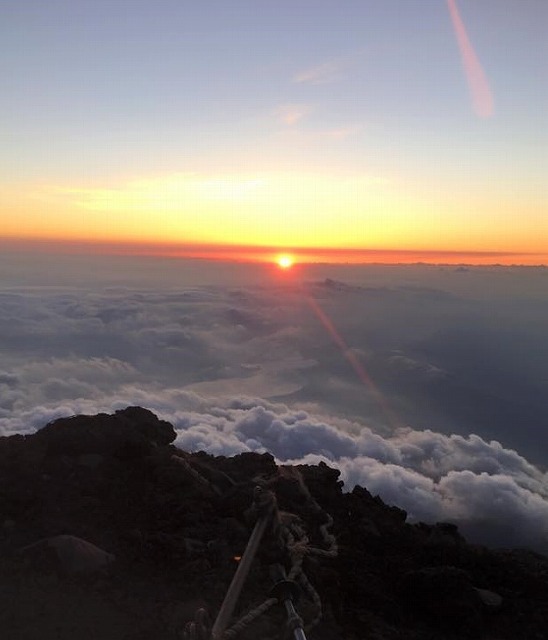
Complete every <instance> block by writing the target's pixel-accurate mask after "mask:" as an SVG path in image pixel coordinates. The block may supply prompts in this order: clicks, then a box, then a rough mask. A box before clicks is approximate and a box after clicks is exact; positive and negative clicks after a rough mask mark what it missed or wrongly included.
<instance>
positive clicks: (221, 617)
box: [211, 509, 272, 640]
mask: <svg viewBox="0 0 548 640" xmlns="http://www.w3.org/2000/svg"><path fill="white" fill-rule="evenodd" d="M271 517H272V511H271V510H270V509H269V510H268V512H265V513H263V515H261V517H260V518H259V519H258V520H257V522H256V524H255V527H254V528H253V531H252V532H251V536H250V537H249V541H248V543H247V547H246V548H245V551H244V554H243V556H242V559H241V560H240V562H239V564H238V569H237V570H236V573H235V574H234V577H233V578H232V582H231V583H230V587H229V588H228V591H227V594H226V596H225V599H224V600H223V604H222V605H221V609H220V610H219V613H218V614H217V619H216V620H215V624H214V625H213V629H212V630H211V640H221V638H222V637H223V634H224V632H225V629H226V628H227V626H228V623H229V622H230V618H231V617H232V613H233V612H234V607H235V606H236V602H237V600H238V597H239V595H240V592H241V590H242V587H243V585H244V582H245V579H246V578H247V574H248V573H249V569H250V568H251V563H252V562H253V558H254V557H255V554H256V553H257V549H258V547H259V544H260V542H261V538H262V537H263V534H264V532H265V529H266V526H267V524H268V523H269V521H270V518H271Z"/></svg>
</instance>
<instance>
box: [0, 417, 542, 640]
mask: <svg viewBox="0 0 548 640" xmlns="http://www.w3.org/2000/svg"><path fill="white" fill-rule="evenodd" d="M175 436H176V434H175V431H174V429H173V427H172V426H171V425H169V424H168V423H166V422H164V421H162V420H159V419H158V418H157V417H156V416H155V415H154V414H152V413H151V412H150V411H147V410H145V409H142V408H140V407H129V408H127V409H125V410H123V411H117V412H116V413H115V414H113V415H106V414H100V415H98V416H76V417H74V418H64V419H61V420H57V421H55V422H54V423H52V424H49V425H47V426H46V427H44V428H43V429H42V430H40V431H38V432H37V433H36V434H34V435H31V436H12V437H10V438H0V593H1V594H2V597H1V598H0V628H1V629H2V631H3V637H6V638H13V639H15V638H17V639H20V640H26V639H28V640H34V639H36V638H40V640H49V639H50V638H51V639H53V638H58V639H61V640H63V639H64V638H67V639H68V638H74V637H78V638H82V639H86V638H89V639H90V640H91V639H92V638H93V639H95V638H106V639H109V638H112V639H120V640H122V639H124V640H140V639H141V638H143V639H144V638H147V640H148V639H158V640H175V639H176V638H181V637H182V629H183V626H184V623H185V622H186V621H188V620H190V619H191V618H192V617H193V615H194V612H195V611H196V609H197V608H198V607H202V606H206V607H207V608H208V609H209V611H210V613H211V614H212V615H213V616H214V615H215V613H216V612H217V611H218V609H219V606H220V604H221V602H222V599H223V597H224V595H225V592H226V589H227V587H228V584H229V583H230V580H231V577H232V575H233V573H234V571H235V569H236V567H237V560H236V559H235V558H237V557H238V556H241V554H242V552H243V550H244V549H245V545H246V543H247V540H248V537H249V534H250V530H251V526H252V521H251V520H250V519H249V518H250V517H251V516H252V513H251V512H250V506H251V505H252V501H253V492H254V488H255V486H257V485H260V486H263V487H264V488H265V489H267V490H270V491H273V492H274V493H275V495H276V497H277V501H278V506H279V510H280V523H281V524H280V525H279V526H284V527H294V531H302V532H306V535H307V537H308V539H309V544H310V545H312V546H314V547H316V548H320V549H321V548H323V549H325V548H326V542H325V536H324V537H322V535H324V534H325V532H326V524H327V522H328V520H327V515H326V514H330V515H331V516H332V518H333V524H332V527H331V528H330V529H329V533H332V534H333V535H334V536H335V538H336V543H337V548H338V555H337V557H323V556H312V555H310V556H306V557H305V558H304V561H303V570H304V571H305V574H306V576H307V577H308V579H309V581H310V583H311V585H313V587H314V589H315V591H316V592H317V594H318V595H319V598H320V600H321V604H322V607H323V614H324V617H323V621H322V622H321V623H320V624H319V625H318V626H317V627H316V628H314V629H313V630H312V631H311V632H310V633H309V638H310V639H311V640H314V638H316V639H317V640H321V639H326V640H327V639H330V640H331V639H332V640H336V639H337V638H344V639H348V640H358V639H361V638H364V639H365V638H377V639H378V640H391V639H394V640H395V639H399V638H406V639H408V638H409V639H411V640H422V639H425V640H426V639H427V638H428V639H429V638H433V637H435V638H437V639H441V640H442V639H444V638H447V639H449V638H478V639H480V638H485V639H486V640H487V639H488V638H490V639H492V638H497V639H505V638H512V639H513V640H514V639H519V638H524V639H525V638H527V640H535V639H538V640H540V639H541V638H545V637H546V628H548V560H547V559H546V558H544V557H542V556H539V555H537V554H534V553H532V552H527V551H507V552H502V551H498V552H495V551H490V550H488V549H485V548H483V547H479V546H473V545H468V544H467V543H466V541H465V540H464V539H463V538H462V536H461V535H460V534H459V532H458V530H457V529H456V527H455V526H454V525H452V524H450V523H439V524H437V525H426V524H419V525H411V524H409V523H407V522H406V514H405V512H404V511H402V510H401V509H398V508H397V507H390V506H387V505H385V504H384V503H383V502H382V500H380V498H378V497H375V496H372V495H371V494H370V493H369V492H368V491H367V489H365V488H362V487H356V488H355V489H354V490H353V491H351V492H348V493H345V492H344V491H343V487H342V483H341V482H340V480H339V472H338V471H337V470H335V469H331V468H329V467H328V466H326V465H324V464H320V465H318V466H299V467H278V466H277V465H276V464H275V461H274V459H273V458H272V456H270V455H269V454H264V455H259V454H251V453H246V454H241V455H239V456H235V457H232V458H225V457H217V458H215V457H212V456H209V455H207V454H205V453H203V452H199V453H194V454H189V453H186V452H184V451H180V450H178V449H177V448H176V447H174V446H173V444H172V442H173V441H174V439H175ZM322 527H323V529H322ZM272 529H273V531H272V532H270V533H269V535H267V537H266V539H265V541H264V544H262V545H261V548H260V552H259V554H258V558H257V560H256V562H255V564H254V567H253V570H252V572H251V574H250V576H249V578H248V581H247V583H246V586H245V588H244V591H243V592H242V595H241V599H240V602H239V605H238V611H239V612H243V611H245V610H246V608H248V607H253V606H254V605H256V604H257V603H258V602H260V601H261V600H262V599H264V598H265V597H267V595H268V591H269V589H270V587H271V580H270V577H269V571H268V567H269V565H270V564H271V563H272V562H273V561H280V560H281V561H282V562H284V563H286V568H288V569H289V566H290V559H289V558H288V557H287V556H284V555H283V554H284V551H283V550H280V548H281V547H280V546H279V544H278V543H279V539H278V538H276V534H275V533H274V529H275V528H274V527H272ZM322 531H323V534H322ZM303 535H304V534H303ZM52 541H53V542H52ZM52 550H53V551H55V553H54V554H53V555H52V554H51V551H52ZM44 559H45V560H44ZM88 561H89V563H88ZM71 562H72V564H71ZM74 562H75V563H76V564H74ZM67 563H68V564H67ZM94 563H95V564H94ZM71 567H72V568H71ZM75 567H76V569H75ZM82 568H83V570H82ZM73 569H74V570H73ZM88 569H89V570H88ZM29 603H32V606H29ZM312 605H313V603H311V599H310V598H308V599H307V598H306V597H304V598H302V601H301V603H300V605H299V606H300V608H301V611H302V613H303V616H304V617H305V619H307V616H309V610H310V611H311V610H312V609H313V606H312ZM283 620H284V616H283V612H282V611H279V610H278V609H276V608H274V609H273V610H271V611H270V612H269V614H268V615H265V616H262V617H261V618H260V619H258V620H257V621H256V622H255V623H254V625H253V626H251V627H249V629H248V630H247V631H244V632H243V633H242V634H241V635H240V636H238V637H241V638H242V639H245V638H252V637H253V638H255V637H264V638H267V637H280V636H281V631H280V630H281V629H282V628H283Z"/></svg>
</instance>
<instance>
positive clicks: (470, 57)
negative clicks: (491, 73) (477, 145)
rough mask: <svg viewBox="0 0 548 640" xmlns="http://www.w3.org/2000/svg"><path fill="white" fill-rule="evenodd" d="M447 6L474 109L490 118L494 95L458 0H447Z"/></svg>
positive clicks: (479, 114) (482, 115)
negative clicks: (464, 21)
mask: <svg viewBox="0 0 548 640" xmlns="http://www.w3.org/2000/svg"><path fill="white" fill-rule="evenodd" d="M447 6H448V7H449V13H450V15H451V21H452V22H453V28H454V29H455V35H456V36H457V42H458V44H459V49H460V54H461V57H462V64H463V66H464V71H465V73H466V79H467V80H468V86H469V87H470V93H471V94H472V102H473V104H474V111H475V112H476V113H477V115H478V116H480V117H481V118H488V117H489V116H491V115H493V96H492V94H491V89H490V88H489V83H488V82H487V78H486V77H485V73H484V71H483V69H482V66H481V64H480V61H479V60H478V57H477V55H476V52H475V51H474V47H473V46H472V43H471V42H470V40H469V39H468V34H467V33H466V28H465V26H464V24H463V22H462V20H461V17H460V14H459V10H458V9H457V3H456V0H447Z"/></svg>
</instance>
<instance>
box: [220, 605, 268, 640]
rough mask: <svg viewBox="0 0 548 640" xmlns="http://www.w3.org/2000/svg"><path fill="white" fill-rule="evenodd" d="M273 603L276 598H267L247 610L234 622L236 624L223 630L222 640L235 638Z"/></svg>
mask: <svg viewBox="0 0 548 640" xmlns="http://www.w3.org/2000/svg"><path fill="white" fill-rule="evenodd" d="M275 604H278V598H267V599H266V600H265V601H264V602H262V603H261V604H260V605H259V606H257V607H255V609H251V611H249V612H248V613H246V614H245V616H243V617H242V618H240V619H239V620H238V622H236V624H233V625H232V626H231V627H230V629H227V630H226V631H225V632H224V635H223V640H230V638H235V637H236V636H237V635H238V634H239V633H241V632H242V631H243V630H244V629H245V628H246V627H248V626H249V625H250V624H251V623H252V622H254V621H255V620H256V619H257V618H259V617H260V616H262V615H263V613H266V612H267V611H268V610H269V609H271V608H272V607H273V606H274V605H275Z"/></svg>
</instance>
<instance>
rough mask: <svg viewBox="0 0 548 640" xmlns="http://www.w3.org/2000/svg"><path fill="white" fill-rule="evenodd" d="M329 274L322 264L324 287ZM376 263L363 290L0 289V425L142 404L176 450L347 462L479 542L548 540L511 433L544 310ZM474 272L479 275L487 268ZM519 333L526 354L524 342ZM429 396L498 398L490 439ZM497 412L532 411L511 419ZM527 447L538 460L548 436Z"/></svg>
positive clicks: (538, 493) (524, 424) (540, 484)
mask: <svg viewBox="0 0 548 640" xmlns="http://www.w3.org/2000/svg"><path fill="white" fill-rule="evenodd" d="M336 271H337V269H334V268H333V269H332V268H330V270H329V277H330V278H331V282H333V281H334V280H333V278H335V279H337V278H338V275H337V273H336ZM351 272H352V271H351V270H349V271H348V273H351ZM331 273H333V275H331ZM379 273H381V276H382V273H383V272H379V271H374V274H375V277H374V278H372V279H371V281H369V282H368V283H366V284H367V286H360V285H359V284H355V285H354V286H342V285H341V286H338V285H337V286H325V283H324V284H323V285H322V282H323V280H321V279H320V280H315V282H314V283H311V284H307V283H306V282H304V283H297V284H295V285H294V286H290V285H284V286H280V287H277V286H275V285H274V284H270V285H268V286H267V285H266V284H263V286H260V287H255V288H251V287H247V288H245V289H242V288H241V286H237V285H234V286H232V287H231V288H221V287H183V288H179V289H175V288H174V289H171V290H167V288H165V287H162V286H161V285H159V286H158V287H156V288H151V289H150V290H124V289H109V290H93V289H87V290H81V291H80V290H70V289H65V290H58V291H55V290H51V291H49V290H45V289H36V290H26V291H15V290H12V291H10V292H4V293H2V292H0V295H1V296H2V304H1V305H0V330H1V331H2V340H3V342H2V347H3V361H2V371H1V372H0V434H4V435H9V434H12V433H16V432H21V433H25V432H26V433H31V432H33V431H35V430H36V429H38V428H41V427H42V426H44V425H45V424H46V423H48V422H50V421H51V420H54V419H56V418H58V417H61V416H67V415H73V414H77V413H88V414H93V413H97V412H101V411H112V410H115V409H119V408H122V407H125V406H127V405H130V404H138V405H142V406H145V407H147V408H149V409H151V410H153V411H155V412H156V413H158V414H159V415H160V416H161V417H162V418H165V419H167V420H170V421H171V422H172V423H173V424H174V425H175V427H176V429H177V432H178V436H177V444H178V446H181V447H183V448H186V449H189V450H196V449H205V450H207V451H209V452H210V453H214V454H224V455H232V454H235V453H239V452H242V451H259V452H263V451H266V450H268V451H270V452H271V453H272V454H273V455H275V456H276V458H277V459H278V460H279V461H281V462H291V461H293V462H314V461H316V462H317V461H319V460H324V461H326V462H327V463H328V464H330V465H332V466H336V467H338V468H340V469H341V472H342V477H343V479H344V480H345V482H346V487H347V489H351V488H352V486H353V485H354V484H356V483H358V484H362V485H364V486H366V487H367V488H368V489H369V490H370V491H371V492H372V493H378V494H379V495H381V497H382V498H383V499H384V500H386V501H387V502H389V503H393V504H396V505H398V506H401V507H402V508H405V509H406V510H407V511H408V513H409V514H410V517H413V518H416V519H424V520H427V521H434V520H439V519H443V520H453V521H455V522H457V523H459V524H460V525H461V527H462V528H463V530H464V531H465V532H467V533H469V534H470V535H472V536H473V537H474V538H475V539H481V540H486V541H492V542H497V543H504V544H506V543H508V544H510V543H511V544H519V543H523V544H529V545H532V546H534V547H535V548H538V549H544V548H545V547H546V535H547V530H548V511H547V496H548V486H547V485H548V483H547V477H546V475H545V474H544V473H543V472H542V471H541V470H540V469H539V468H537V467H536V466H534V465H533V464H531V462H530V461H528V460H527V459H526V457H524V456H523V455H520V453H518V452H517V451H516V450H513V448H512V447H511V446H510V445H509V444H508V441H509V440H510V441H511V438H513V439H514V441H515V442H517V443H518V444H520V443H524V444H526V443H527V434H529V437H530V439H532V440H533V439H534V436H535V434H536V433H538V428H537V427H536V425H535V422H534V418H535V416H539V415H541V409H542V407H543V405H542V402H545V400H543V398H545V394H544V395H542V394H541V395H534V394H535V389H536V387H535V386H534V385H535V382H534V381H535V379H538V380H543V379H545V378H546V376H545V375H544V376H543V375H542V371H543V370H542V359H541V358H540V357H539V355H540V354H541V353H543V349H546V348H547V346H546V344H547V343H546V335H545V331H544V327H545V322H544V319H545V318H546V317H548V310H547V309H545V308H544V307H542V304H541V303H540V302H538V300H537V301H535V304H534V306H533V307H531V308H528V306H527V302H526V301H525V302H524V301H523V300H521V301H520V304H519V305H518V304H515V302H512V301H508V300H507V299H506V297H505V295H503V294H505V290H504V287H502V286H501V296H500V300H499V299H496V300H493V299H491V300H490V301H489V304H488V305H486V306H483V303H482V302H478V300H480V299H481V296H477V299H476V297H475V296H476V294H477V291H484V292H485V291H488V292H489V293H491V292H492V290H493V287H492V286H491V284H492V282H495V283H496V282H498V280H497V278H496V276H491V275H490V276H488V277H487V280H486V281H485V282H486V284H484V285H482V286H480V285H479V284H478V285H477V289H476V290H475V293H474V297H470V298H469V299H463V298H462V297H459V295H457V294H456V293H455V290H454V291H453V292H452V293H451V294H449V293H448V291H447V290H445V291H442V290H440V289H439V286H440V285H439V283H446V282H447V279H448V278H449V279H450V278H453V277H454V278H455V287H458V286H462V285H461V284H460V283H458V279H459V277H460V280H461V281H462V276H459V274H455V275H453V273H452V272H451V273H450V272H442V271H440V270H437V271H436V277H437V278H438V280H435V283H436V286H432V280H431V281H428V282H427V281H426V280H424V281H422V285H421V286H417V283H416V282H415V281H413V280H412V278H411V276H410V274H412V273H413V268H410V269H407V270H404V271H402V273H403V274H404V275H405V280H404V283H405V286H400V287H398V286H396V285H395V283H394V277H393V276H391V277H392V280H390V279H389V278H388V279H385V280H384V281H383V280H382V278H381V277H380V276H379ZM432 273H433V272H432V271H428V274H429V277H431V279H433V276H432ZM468 275H469V276H470V279H474V278H476V280H474V282H480V280H481V277H483V275H484V274H483V275H482V273H480V274H479V275H476V272H474V271H472V272H471V273H470V274H468ZM382 277H385V278H386V276H382ZM422 277H423V278H425V276H422ZM467 280H468V277H467ZM427 285H428V286H427ZM170 286H173V281H171V285H170ZM303 292H306V294H307V295H313V296H315V297H316V298H317V300H318V304H320V305H321V307H322V309H323V311H324V312H325V313H326V314H327V315H328V316H329V317H330V318H331V319H332V321H333V323H334V325H335V326H336V327H337V330H338V331H339V332H340V334H341V336H342V337H343V338H344V340H345V341H346V343H347V344H348V345H350V347H351V349H352V353H353V354H354V356H355V358H357V359H359V361H360V362H361V363H362V364H363V366H364V368H365V369H366V370H367V371H368V373H369V374H370V376H371V377H372V378H373V380H374V381H376V382H377V383H378V384H379V381H380V384H379V388H380V389H381V393H382V397H383V401H384V402H385V403H386V404H387V405H389V406H390V408H391V409H393V410H394V411H399V412H400V413H401V414H402V415H403V417H404V418H405V420H403V422H404V423H407V424H409V425H410V426H408V427H406V428H400V429H397V430H393V429H392V428H391V427H390V425H388V424H386V421H385V420H384V415H383V412H382V411H380V410H379V407H378V402H377V398H376V395H375V393H373V392H372V391H371V389H370V388H369V387H368V386H364V384H363V383H362V381H361V380H360V379H358V378H357V377H356V376H355V373H354V370H353V369H352V368H351V367H350V366H349V364H348V362H347V360H346V358H345V357H344V354H343V353H341V350H340V348H339V347H338V346H337V345H336V344H335V343H334V342H333V338H332V337H331V336H330V335H329V334H328V332H326V331H325V329H324V327H323V325H322V324H321V322H319V320H318V318H316V317H315V316H314V315H313V313H312V311H311V309H310V307H309V306H308V305H306V304H304V303H303ZM533 311H534V313H533ZM492 316H493V317H496V319H497V321H496V323H495V322H492V321H491V320H490V318H491V317H492ZM506 318H507V319H508V320H506ZM529 318H534V319H535V320H534V323H530V324H527V325H526V326H527V327H528V333H527V334H526V335H525V336H521V340H519V341H518V340H512V339H509V338H508V335H507V334H505V333H504V332H505V331H506V332H511V331H515V327H516V326H520V323H526V322H529ZM509 335H510V337H512V335H514V334H512V333H510V334H509ZM500 336H504V338H505V339H504V340H502V339H500ZM525 340H527V341H528V342H527V344H529V345H531V347H533V346H535V349H533V348H531V349H524V348H523V345H524V344H525V342H524V341H525ZM516 344H519V345H520V351H519V355H520V358H521V360H518V359H516V358H514V349H517V347H515V345H516ZM529 353H531V354H534V357H533V356H531V357H530V358H529V359H528V354H529ZM463 354H464V355H463ZM506 361H508V362H512V363H513V367H514V368H516V367H517V366H518V365H519V366H521V369H516V371H518V373H519V375H518V373H516V372H515V371H514V369H513V368H505V367H504V366H501V363H503V364H504V363H505V362H506ZM406 385H407V386H406ZM409 385H411V386H409ZM440 385H441V386H440ZM444 385H450V386H444ZM451 385H453V386H451ZM440 388H441V389H442V390H443V391H444V392H445V391H446V390H448V392H450V395H449V396H447V395H443V396H442V399H443V401H444V403H446V400H447V398H448V397H449V398H452V397H453V396H454V394H461V395H460V396H457V401H458V402H455V405H457V408H456V409H455V411H457V410H458V409H459V407H458V404H459V403H461V402H462V403H463V405H465V406H466V408H467V410H469V415H470V416H472V417H473V416H474V409H475V407H476V405H477V406H478V407H479V409H480V410H482V411H484V412H485V409H484V406H485V405H484V404H482V403H483V402H484V400H483V398H487V399H488V400H489V403H490V404H489V410H493V409H496V407H497V405H498V404H500V405H501V407H502V409H501V410H500V411H498V413H496V414H495V417H496V419H497V422H496V428H495V432H496V433H497V438H498V439H499V440H500V442H499V441H495V440H492V439H491V438H490V437H488V436H486V435H485V433H488V431H489V430H488V429H486V430H485V432H479V433H478V434H476V435H474V433H473V432H474V431H476V428H475V425H472V426H471V425H470V424H469V423H468V422H467V421H466V422H462V423H459V421H457V420H456V419H454V418H453V419H452V420H450V418H452V415H453V414H449V416H448V417H447V420H446V421H445V422H444V419H445V418H446V413H444V412H443V411H438V413H435V412H434V410H433V407H434V406H435V405H434V402H435V401H436V395H435V394H436V393H437V392H438V391H439V389H440ZM409 389H411V391H409ZM539 389H541V386H539ZM484 392H485V395H481V394H482V393H484ZM539 393H540V392H539ZM406 394H407V395H406ZM413 394H415V395H413ZM282 396H285V397H284V398H283V401H282V400H277V397H282ZM478 397H479V398H480V401H481V402H480V401H478V400H477V398H478ZM508 399H510V400H511V401H512V402H515V404H508V402H509V400H508ZM475 403H476V404H475ZM505 403H507V404H505ZM423 405H424V406H423ZM407 406H412V411H411V412H410V413H409V414H406V413H405V411H406V407H407ZM445 407H446V405H445V404H443V408H444V411H447V412H449V411H450V408H445ZM508 407H509V408H510V409H514V408H515V409H516V411H518V410H519V413H518V414H517V415H521V414H523V415H525V416H527V419H525V418H524V419H522V420H520V421H519V423H517V424H516V421H515V417H514V415H515V414H513V415H509V416H507V415H506V413H507V408H508ZM535 412H536V413H535ZM408 416H409V417H408ZM432 416H435V417H436V419H432ZM437 418H439V421H438V420H437ZM448 424H449V425H450V427H448ZM477 424H479V425H480V426H481V421H480V420H478V423H477ZM539 424H540V422H539ZM426 425H427V426H429V427H432V428H430V429H428V428H425V427H426ZM453 425H456V426H453ZM535 428H537V431H535ZM452 431H453V433H451V432H452ZM456 431H458V433H457V432H456ZM471 432H472V433H471ZM482 435H483V437H482ZM534 442H535V444H536V447H535V448H536V450H538V451H539V452H540V454H541V453H542V446H543V442H542V441H541V440H538V439H537V440H534ZM517 448H518V450H520V451H521V449H520V447H519V446H518V447H517Z"/></svg>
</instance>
